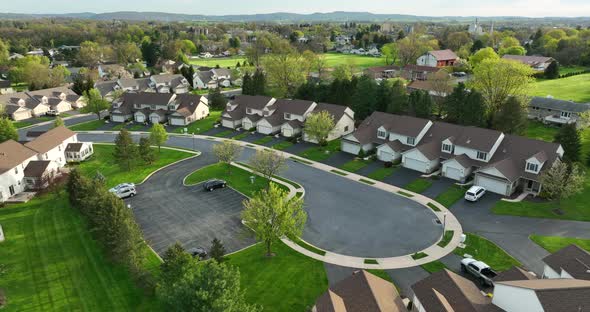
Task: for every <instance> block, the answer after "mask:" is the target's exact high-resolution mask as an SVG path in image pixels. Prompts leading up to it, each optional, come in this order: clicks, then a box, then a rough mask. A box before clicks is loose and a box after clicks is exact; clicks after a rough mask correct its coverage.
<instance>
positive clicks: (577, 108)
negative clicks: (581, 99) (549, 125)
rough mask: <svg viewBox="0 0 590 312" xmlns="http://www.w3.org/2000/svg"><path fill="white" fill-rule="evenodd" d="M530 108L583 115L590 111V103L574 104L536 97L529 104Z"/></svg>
mask: <svg viewBox="0 0 590 312" xmlns="http://www.w3.org/2000/svg"><path fill="white" fill-rule="evenodd" d="M529 107H540V108H544V109H551V110H557V111H567V112H573V113H582V112H585V111H588V110H590V103H574V102H572V101H564V100H559V99H554V98H548V97H539V96H535V97H533V98H532V99H531V101H530V102H529Z"/></svg>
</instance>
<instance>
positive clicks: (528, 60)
mask: <svg viewBox="0 0 590 312" xmlns="http://www.w3.org/2000/svg"><path fill="white" fill-rule="evenodd" d="M502 58H503V59H507V60H515V61H519V62H521V63H524V64H527V65H530V66H536V65H539V64H543V63H547V62H551V61H553V58H551V57H547V56H533V55H510V54H505V55H504V56H502Z"/></svg>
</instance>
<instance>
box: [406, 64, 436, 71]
mask: <svg viewBox="0 0 590 312" xmlns="http://www.w3.org/2000/svg"><path fill="white" fill-rule="evenodd" d="M403 70H406V71H417V72H429V73H436V72H438V71H439V70H440V68H438V67H430V66H421V65H414V64H408V65H405V66H404V67H403Z"/></svg>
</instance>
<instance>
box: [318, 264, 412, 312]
mask: <svg viewBox="0 0 590 312" xmlns="http://www.w3.org/2000/svg"><path fill="white" fill-rule="evenodd" d="M331 293H333V294H334V295H336V298H340V299H341V300H342V302H343V303H344V306H345V309H346V310H345V311H347V312H398V311H407V310H406V308H405V307H404V304H403V302H402V301H401V298H400V296H399V294H398V293H397V290H396V289H395V287H394V286H393V284H392V283H390V282H388V281H386V280H384V279H382V278H380V277H377V276H375V275H373V274H371V273H368V272H367V271H364V270H362V271H358V272H355V273H354V274H353V275H352V276H349V277H347V278H345V279H344V280H342V281H340V282H338V283H337V284H336V285H334V286H332V287H330V290H329V291H328V292H326V293H324V294H323V295H322V296H321V297H320V298H319V299H318V300H317V302H316V307H315V308H316V310H317V312H325V311H343V310H337V308H338V306H336V307H335V305H334V303H336V305H339V300H338V299H336V300H334V296H333V295H332V294H331Z"/></svg>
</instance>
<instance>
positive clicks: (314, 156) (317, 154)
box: [299, 140, 340, 161]
mask: <svg viewBox="0 0 590 312" xmlns="http://www.w3.org/2000/svg"><path fill="white" fill-rule="evenodd" d="M338 151H340V140H333V141H330V142H328V145H326V146H319V145H318V146H314V147H312V148H309V149H307V150H305V151H303V152H301V153H299V156H303V157H305V158H307V159H311V160H314V161H322V160H326V159H328V158H330V156H332V154H334V153H336V152H338Z"/></svg>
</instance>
